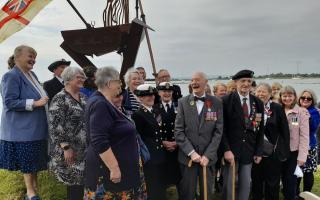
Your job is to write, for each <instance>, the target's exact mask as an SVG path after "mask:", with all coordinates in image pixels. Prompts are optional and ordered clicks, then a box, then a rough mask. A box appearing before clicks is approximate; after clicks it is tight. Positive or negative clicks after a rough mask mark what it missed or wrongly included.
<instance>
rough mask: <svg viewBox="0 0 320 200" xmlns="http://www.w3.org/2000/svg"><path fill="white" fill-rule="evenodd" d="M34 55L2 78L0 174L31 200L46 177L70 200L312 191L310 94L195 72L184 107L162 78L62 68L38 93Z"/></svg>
mask: <svg viewBox="0 0 320 200" xmlns="http://www.w3.org/2000/svg"><path fill="white" fill-rule="evenodd" d="M36 56H37V53H36V51H35V50H34V49H33V48H32V47H30V46H26V45H21V46H18V47H17V48H16V49H15V50H14V54H13V56H11V57H10V58H9V60H8V66H9V70H8V72H7V73H6V74H5V75H4V76H3V77H2V80H1V86H2V87H1V95H2V99H3V111H2V116H1V133H0V168H1V169H6V170H10V171H21V172H22V173H23V176H24V182H25V186H26V194H25V197H24V199H25V200H39V199H40V197H39V196H38V190H37V189H38V186H37V174H38V172H39V171H42V170H46V169H49V171H50V172H51V173H52V174H54V176H55V177H56V179H57V180H58V181H59V182H62V183H63V184H65V185H66V186H67V198H68V199H70V200H80V199H84V200H118V199H119V200H120V199H121V200H130V199H132V200H146V199H149V200H165V199H167V198H168V197H167V193H166V190H167V189H168V188H169V187H172V186H175V188H176V190H177V193H178V196H179V199H180V200H194V199H195V198H197V199H210V200H211V199H214V193H217V192H221V193H222V199H226V200H229V199H230V200H231V199H232V200H233V199H239V200H247V199H254V200H259V199H261V200H262V199H267V200H277V199H279V193H280V192H282V193H283V195H284V198H285V199H286V200H295V199H299V193H300V189H299V188H300V187H299V186H300V182H302V180H303V187H302V188H303V191H311V190H312V187H313V184H314V175H313V173H314V172H315V171H316V170H317V164H318V160H319V158H318V156H319V149H318V145H319V140H318V138H317V135H319V124H320V110H319V108H318V107H317V98H316V95H315V93H314V92H313V91H312V90H310V89H305V90H303V91H302V92H301V93H300V94H297V93H296V91H295V89H294V88H293V87H291V86H282V85H281V84H279V83H274V84H273V85H269V84H267V83H259V84H257V83H256V82H255V81H254V80H253V77H254V72H253V71H251V70H241V71H239V72H237V73H235V75H234V76H232V80H231V81H229V82H228V83H227V84H223V83H219V82H218V83H216V84H215V85H214V86H213V87H212V86H210V85H209V84H208V79H207V77H206V74H205V73H203V72H195V73H193V74H192V78H191V82H190V85H189V93H190V94H187V95H186V96H184V97H182V94H181V89H180V87H179V86H178V85H175V84H172V82H171V76H170V73H169V71H168V70H166V69H161V70H159V72H158V73H157V77H156V86H155V87H153V86H152V85H150V84H147V83H145V80H146V71H145V70H144V68H143V67H138V68H136V69H130V70H129V71H128V72H127V73H126V75H125V77H124V78H125V85H126V87H123V83H122V81H121V79H120V75H119V72H118V71H117V70H116V69H115V68H113V67H101V68H98V69H97V68H95V67H93V66H87V67H84V68H83V69H82V68H80V67H71V66H70V64H71V62H70V61H66V60H65V59H61V60H58V61H55V62H53V63H52V64H50V65H49V66H48V70H49V71H50V72H52V73H53V78H52V79H51V80H48V81H46V82H44V84H43V86H42V84H41V83H40V82H39V80H38V78H37V76H36V74H35V73H34V72H33V71H32V69H33V66H34V64H35V61H36ZM211 88H212V90H211ZM302 176H303V178H301V177H302Z"/></svg>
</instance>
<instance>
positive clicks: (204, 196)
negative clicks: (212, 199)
mask: <svg viewBox="0 0 320 200" xmlns="http://www.w3.org/2000/svg"><path fill="white" fill-rule="evenodd" d="M202 172H203V198H204V200H208V190H207V167H206V166H203V167H202Z"/></svg>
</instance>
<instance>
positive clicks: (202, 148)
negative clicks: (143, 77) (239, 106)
mask: <svg viewBox="0 0 320 200" xmlns="http://www.w3.org/2000/svg"><path fill="white" fill-rule="evenodd" d="M207 82H208V80H207V78H206V75H205V74H204V73H202V72H196V73H194V74H193V75H192V80H191V87H192V91H193V93H192V94H190V95H188V96H186V97H183V98H181V99H180V100H179V101H178V112H177V116H176V121H175V133H174V134H175V139H176V142H177V144H178V146H179V153H178V161H179V163H180V170H181V175H182V179H181V181H180V185H179V189H180V191H179V199H183V200H193V199H194V198H195V195H196V187H197V180H198V178H199V187H200V198H201V199H213V190H212V189H211V188H213V178H212V177H213V176H214V168H215V167H214V165H215V163H216V161H217V150H218V147H219V144H220V140H221V137H222V132H223V110H222V103H221V101H220V100H219V99H218V98H216V97H214V96H206V94H205V87H206V85H207ZM190 161H191V162H190ZM204 174H205V175H206V176H204ZM206 188H207V189H208V190H207V191H206ZM205 196H206V197H205Z"/></svg>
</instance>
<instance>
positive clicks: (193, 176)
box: [179, 163, 215, 200]
mask: <svg viewBox="0 0 320 200" xmlns="http://www.w3.org/2000/svg"><path fill="white" fill-rule="evenodd" d="M214 168H215V166H208V167H207V169H206V170H207V192H208V194H207V198H208V200H212V199H213V184H214ZM180 169H181V175H182V179H181V181H180V186H179V189H180V190H179V199H181V200H194V198H195V196H196V189H197V182H198V177H199V187H200V199H204V196H203V168H202V166H200V164H197V163H192V166H191V167H188V166H186V165H182V164H180Z"/></svg>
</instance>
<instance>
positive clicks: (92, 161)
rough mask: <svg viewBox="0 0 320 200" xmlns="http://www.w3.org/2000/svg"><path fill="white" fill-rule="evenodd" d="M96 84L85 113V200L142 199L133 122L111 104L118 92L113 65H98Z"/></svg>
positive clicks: (117, 77) (118, 87) (116, 76)
mask: <svg viewBox="0 0 320 200" xmlns="http://www.w3.org/2000/svg"><path fill="white" fill-rule="evenodd" d="M139 77H140V76H139ZM95 83H96V85H97V87H98V90H97V91H96V92H95V93H94V94H93V95H92V96H91V97H90V99H89V100H88V103H87V106H86V113H85V119H86V124H87V134H88V136H87V139H88V148H87V152H86V167H85V172H86V173H85V195H84V199H85V200H93V199H94V200H109V199H110V200H111V199H112V200H113V199H128V200H129V199H143V198H140V193H139V189H140V177H139V154H138V144H137V140H136V129H135V125H134V123H133V122H132V121H131V120H130V119H129V118H128V117H126V116H125V115H124V114H123V113H121V112H120V111H119V109H118V108H116V107H115V106H114V105H113V104H112V99H113V98H114V97H115V96H117V95H118V94H119V93H120V92H121V81H120V79H119V72H118V71H116V70H115V69H114V68H112V67H103V68H99V69H98V70H97V72H96V80H95Z"/></svg>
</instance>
